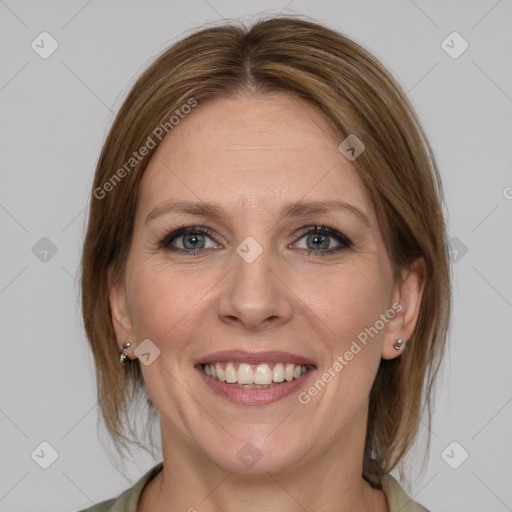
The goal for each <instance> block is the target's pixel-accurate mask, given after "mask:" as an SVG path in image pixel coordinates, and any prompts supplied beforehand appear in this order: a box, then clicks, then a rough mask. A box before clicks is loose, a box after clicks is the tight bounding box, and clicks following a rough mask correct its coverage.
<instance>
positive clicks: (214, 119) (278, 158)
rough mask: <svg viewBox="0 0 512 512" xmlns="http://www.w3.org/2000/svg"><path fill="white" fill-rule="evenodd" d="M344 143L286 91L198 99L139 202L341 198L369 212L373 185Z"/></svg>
mask: <svg viewBox="0 0 512 512" xmlns="http://www.w3.org/2000/svg"><path fill="white" fill-rule="evenodd" d="M340 142H341V141H339V140H338V137H337V136H336V134H335V132H334V131H333V129H332V128H331V127H330V125H329V124H328V123H327V121H326V120H325V119H324V118H323V117H322V115H321V114H320V113H319V112H318V111H317V110H316V109H315V108H314V107H313V106H311V105H310V104H308V103H307V102H305V101H304V100H300V99H297V98H294V97H291V96H288V95H283V94H275V95H271V96H266V97H264V98H236V99H234V98H215V99H213V100H209V101H208V102H205V103H204V104H201V103H200V102H199V105H198V106H197V107H196V108H195V109H194V110H193V111H192V112H191V113H190V114H189V115H188V116H186V117H185V118H184V119H182V120H181V121H180V123H179V124H178V125H177V126H175V127H174V129H173V130H172V131H171V132H170V133H169V135H167V136H166V137H165V138H164V140H163V141H162V143H161V144H160V146H159V147H158V149H157V151H156V153H155V154H154V155H153V157H152V159H151V161H150V162H149V164H148V167H147V169H146V171H145V174H144V177H143V179H142V182H141V194H140V196H139V197H140V199H139V201H140V205H139V209H140V211H141V212H142V214H144V213H145V212H147V211H148V210H149V209H151V208H152V207H154V206H155V205H157V204H158V203H160V202H163V201H168V200H173V199H174V200H183V199H187V200H195V201H216V202H225V203H229V204H232V205H237V204H238V205H239V204H243V205H244V207H248V206H252V207H253V208H254V209H260V210H261V209H264V210H268V209H269V208H274V207H275V208H276V209H278V208H279V205H280V204H281V203H285V202H290V201H296V200H299V199H301V198H304V199H307V200H327V199H337V200H345V201H350V202H351V203H352V204H355V205H356V206H357V207H359V208H360V209H362V210H364V211H366V212H367V214H368V216H369V217H371V215H372V204H371V200H370V197H369V195H368V192H367V190H366V189H365V187H364V184H363V182H362V181H361V179H360V177H359V175H358V171H357V169H356V168H355V167H354V166H353V165H352V163H351V162H350V161H349V160H347V159H346V158H345V156H343V154H342V153H341V152H340V151H339V150H338V145H339V143H340Z"/></svg>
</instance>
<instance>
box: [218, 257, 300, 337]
mask: <svg viewBox="0 0 512 512" xmlns="http://www.w3.org/2000/svg"><path fill="white" fill-rule="evenodd" d="M249 261H250V260H249ZM249 261H246V260H245V259H244V258H243V257H241V256H239V254H238V253H234V254H233V267H232V269H231V272H229V273H228V275H227V276H226V279H224V280H223V285H222V291H221V294H220V297H219V302H218V307H217V313H218V316H219V319H220V320H221V321H222V322H224V323H228V324H230V325H232V326H238V327H239V328H240V329H244V330H248V331H252V332H260V331H265V330H267V329H268V328H269V327H273V328H275V327H277V326H279V325H283V324H285V323H287V322H288V321H289V320H290V319H291V318H292V315H293V310H294V305H293V293H292V291H291V290H290V289H289V287H288V286H287V285H286V282H285V281H284V280H283V278H282V277H281V275H280V274H282V272H279V269H278V268H276V267H277V262H276V261H275V258H273V257H272V254H271V253H270V252H269V251H265V250H263V252H262V253H261V254H260V255H259V256H258V257H257V258H256V260H254V261H252V262H249Z"/></svg>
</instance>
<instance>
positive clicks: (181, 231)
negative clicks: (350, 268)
mask: <svg viewBox="0 0 512 512" xmlns="http://www.w3.org/2000/svg"><path fill="white" fill-rule="evenodd" d="M195 233H203V234H206V235H208V236H209V237H210V238H212V239H213V240H214V241H215V234H214V232H213V231H212V230H211V229H210V228H207V227H202V226H188V227H181V228H178V229H176V230H174V231H172V232H171V233H169V234H167V235H166V236H165V237H164V238H163V239H162V240H160V242H159V244H158V249H163V250H167V251H172V252H175V253H178V254H187V255H188V256H199V255H203V254H205V253H206V252H207V251H209V250H210V249H195V250H194V249H190V250H187V249H179V248H176V247H172V248H171V243H172V242H173V241H174V240H175V239H176V238H178V237H180V236H185V235H190V234H195ZM311 233H316V234H321V235H328V236H331V237H332V238H334V239H336V240H337V241H338V242H339V243H340V244H341V247H338V248H336V249H329V250H326V251H314V250H309V249H299V250H301V251H306V252H307V256H308V257H309V256H311V255H312V253H314V256H313V257H316V256H318V255H324V254H332V253H336V252H339V251H342V250H344V249H349V248H350V247H352V246H353V242H352V241H351V240H350V239H349V238H348V237H347V236H346V235H344V234H343V233H340V232H339V231H337V230H336V229H333V228H330V227H328V226H326V225H325V224H322V225H321V226H307V227H305V228H302V229H300V230H299V233H298V234H297V235H296V236H297V237H298V240H300V239H301V238H303V237H304V236H306V235H309V234H311Z"/></svg>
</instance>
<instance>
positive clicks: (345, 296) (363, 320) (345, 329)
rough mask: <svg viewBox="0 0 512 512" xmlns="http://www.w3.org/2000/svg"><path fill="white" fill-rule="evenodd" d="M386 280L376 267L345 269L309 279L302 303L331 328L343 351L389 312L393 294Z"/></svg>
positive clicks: (337, 343) (336, 341)
mask: <svg viewBox="0 0 512 512" xmlns="http://www.w3.org/2000/svg"><path fill="white" fill-rule="evenodd" d="M385 281H386V280H385V279H384V276H381V275H379V274H378V272H377V270H376V268H375V267H373V266H372V268H370V265H358V268H355V266H353V267H352V268H348V267H345V268H344V269H343V271H339V272H329V273H324V274H323V276H322V277H321V276H320V275H318V276H317V279H311V280H309V279H308V281H307V285H306V286H305V287H304V288H303V290H302V297H301V300H303V301H304V302H305V303H306V304H308V307H309V308H310V309H311V310H313V312H314V313H315V315H316V316H317V317H318V318H320V319H321V320H322V322H323V323H324V324H325V325H326V326H327V327H328V332H329V333H330V337H331V338H333V339H334V343H335V344H336V348H341V347H344V346H345V345H346V344H347V343H348V344H349V345H350V342H351V340H352V339H355V338H356V337H357V336H358V334H359V333H361V332H362V331H364V329H365V328H367V327H369V326H371V325H373V324H374V323H375V322H376V320H378V319H379V315H381V314H382V313H385V310H386V306H387V299H388V295H389V290H387V288H386V285H385ZM340 343H341V345H340Z"/></svg>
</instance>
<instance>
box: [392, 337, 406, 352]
mask: <svg viewBox="0 0 512 512" xmlns="http://www.w3.org/2000/svg"><path fill="white" fill-rule="evenodd" d="M403 345H404V340H403V339H402V338H398V339H397V340H396V342H395V344H394V345H393V347H395V349H396V350H402V347H403Z"/></svg>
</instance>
